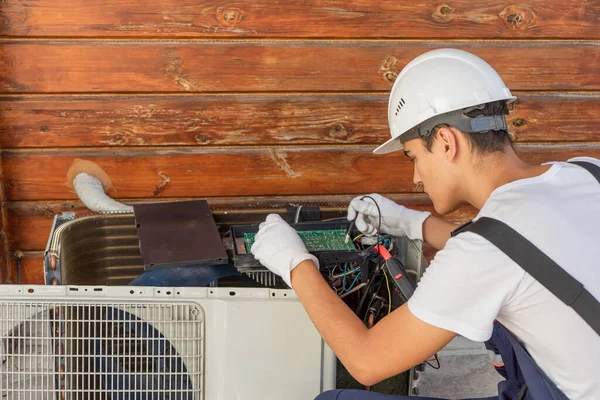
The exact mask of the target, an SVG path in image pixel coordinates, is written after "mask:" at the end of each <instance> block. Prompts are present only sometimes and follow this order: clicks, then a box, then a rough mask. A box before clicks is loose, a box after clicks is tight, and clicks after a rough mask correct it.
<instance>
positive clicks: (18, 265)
mask: <svg viewBox="0 0 600 400" xmlns="http://www.w3.org/2000/svg"><path fill="white" fill-rule="evenodd" d="M21 258H22V256H17V283H21Z"/></svg>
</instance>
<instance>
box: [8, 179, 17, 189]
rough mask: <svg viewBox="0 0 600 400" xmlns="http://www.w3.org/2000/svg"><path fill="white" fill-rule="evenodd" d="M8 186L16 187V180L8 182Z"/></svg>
mask: <svg viewBox="0 0 600 400" xmlns="http://www.w3.org/2000/svg"><path fill="white" fill-rule="evenodd" d="M7 184H8V187H10V188H14V187H15V185H16V183H15V180H14V179H9V180H8V182H7Z"/></svg>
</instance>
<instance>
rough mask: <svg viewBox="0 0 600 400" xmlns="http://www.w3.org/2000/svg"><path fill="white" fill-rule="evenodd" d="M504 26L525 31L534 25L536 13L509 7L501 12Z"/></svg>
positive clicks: (529, 9)
mask: <svg viewBox="0 0 600 400" xmlns="http://www.w3.org/2000/svg"><path fill="white" fill-rule="evenodd" d="M500 18H501V19H502V21H503V22H504V25H505V26H507V27H508V28H511V29H525V28H527V27H529V26H530V25H532V24H533V23H534V20H535V13H534V12H533V10H532V9H531V8H527V7H517V6H508V7H506V8H505V9H504V10H502V12H500Z"/></svg>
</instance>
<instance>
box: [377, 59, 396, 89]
mask: <svg viewBox="0 0 600 400" xmlns="http://www.w3.org/2000/svg"><path fill="white" fill-rule="evenodd" d="M397 63H398V59H397V58H396V57H394V56H387V57H386V58H385V59H384V60H383V61H382V62H381V65H380V66H379V71H378V73H379V75H380V76H381V77H382V78H383V79H385V80H386V81H388V82H391V83H394V82H395V81H396V77H397V76H398V73H397V72H394V70H393V68H394V67H395V66H396V64H397Z"/></svg>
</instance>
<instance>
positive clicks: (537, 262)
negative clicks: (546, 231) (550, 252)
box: [452, 161, 600, 335]
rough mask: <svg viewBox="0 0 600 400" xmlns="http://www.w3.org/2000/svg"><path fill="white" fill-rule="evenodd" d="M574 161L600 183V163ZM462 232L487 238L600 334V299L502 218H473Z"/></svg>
mask: <svg viewBox="0 0 600 400" xmlns="http://www.w3.org/2000/svg"><path fill="white" fill-rule="evenodd" d="M573 164H577V165H579V166H581V167H583V168H585V169H587V170H588V171H590V173H592V175H594V177H596V179H598V182H599V183H600V167H598V166H596V165H595V164H592V163H587V162H579V161H578V162H573ZM582 164H586V165H585V166H584V165H582ZM462 232H473V233H475V234H477V235H479V236H481V237H483V238H485V239H487V240H488V241H489V242H491V243H492V244H493V245H495V246H496V247H497V248H498V249H499V250H501V251H502V252H503V253H504V254H506V255H507V256H508V257H509V258H510V259H512V260H513V261H514V262H515V263H517V264H518V265H519V266H520V267H521V268H523V269H524V270H525V272H527V273H528V274H529V275H531V276H532V277H533V278H534V279H535V280H537V281H538V282H539V283H541V284H542V285H543V286H544V287H545V288H546V289H548V290H549V291H550V292H551V293H552V294H554V295H555V296H556V297H558V298H559V299H560V300H561V301H562V302H563V303H565V304H566V305H568V306H569V307H571V308H573V310H574V311H575V312H576V313H577V314H579V316H580V317H581V318H583V320H584V321H585V322H587V324H588V325H589V326H590V327H591V328H592V329H594V331H596V333H597V334H598V335H600V303H599V302H598V300H596V298H594V296H592V295H591V294H590V292H588V291H587V290H586V289H585V288H584V287H583V285H582V284H581V283H580V282H578V281H577V280H576V279H575V278H573V277H572V276H571V275H569V274H568V273H567V272H566V271H565V270H564V269H562V268H561V267H560V266H559V265H558V264H557V263H555V262H554V261H553V260H552V259H551V258H550V257H548V256H547V255H546V254H544V253H543V252H542V251H541V250H540V249H538V248H537V247H536V246H534V245H533V244H532V243H531V242H530V241H529V240H527V239H525V238H524V237H523V236H522V235H521V234H519V233H518V232H517V231H515V230H514V229H512V228H511V227H510V226H508V225H506V224H505V223H504V222H502V221H498V220H496V219H493V218H488V217H481V218H479V219H478V220H477V221H474V222H473V221H471V222H469V223H467V224H465V225H463V226H461V227H459V228H457V229H456V230H454V232H452V236H456V235H458V234H459V233H462Z"/></svg>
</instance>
